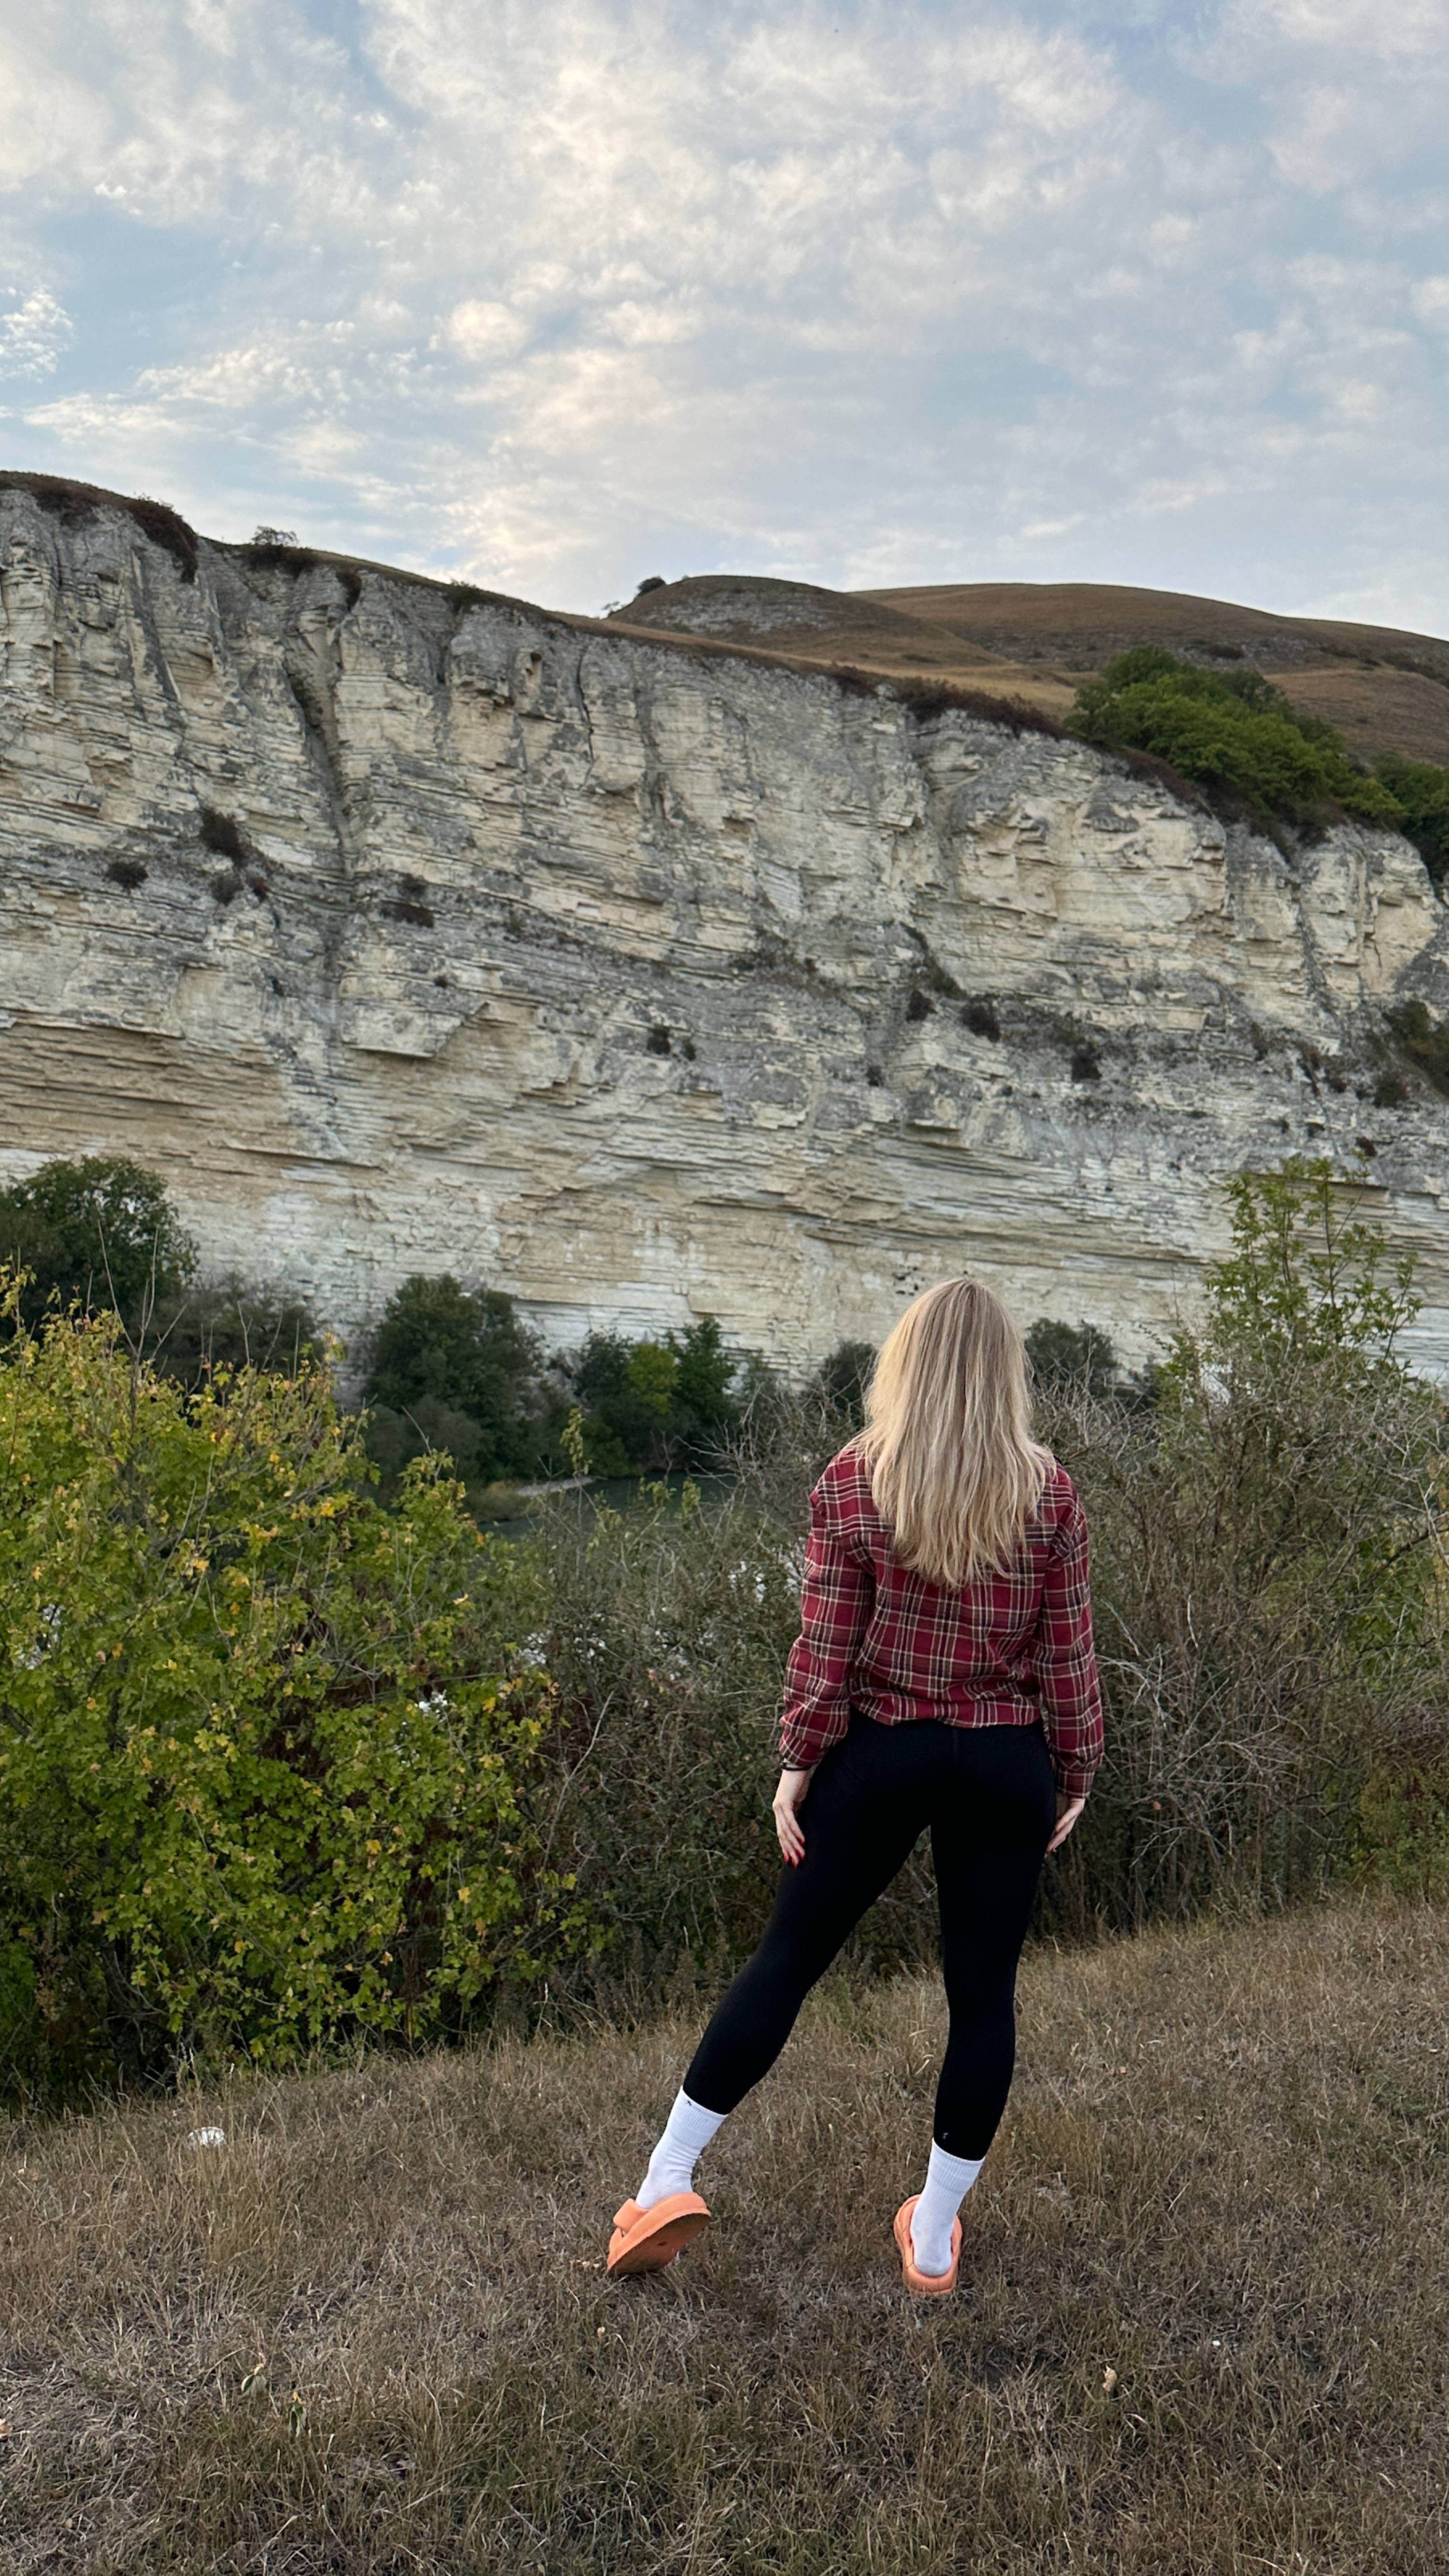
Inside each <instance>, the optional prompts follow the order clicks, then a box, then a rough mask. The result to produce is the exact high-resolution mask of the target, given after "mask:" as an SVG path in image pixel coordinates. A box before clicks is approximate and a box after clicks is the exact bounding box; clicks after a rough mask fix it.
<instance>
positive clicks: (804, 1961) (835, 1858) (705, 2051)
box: [684, 1718, 947, 2112]
mask: <svg viewBox="0 0 1449 2576" xmlns="http://www.w3.org/2000/svg"><path fill="white" fill-rule="evenodd" d="M946 1732H947V1730H946V1729H945V1728H944V1727H941V1726H938V1725H935V1724H933V1723H931V1722H929V1721H927V1723H926V1724H924V1725H919V1726H880V1725H877V1723H876V1722H875V1720H874V1719H873V1718H857V1719H856V1720H855V1722H854V1724H853V1725H852V1727H851V1730H850V1734H849V1736H848V1737H847V1738H846V1740H845V1742H844V1743H843V1744H841V1745H839V1746H837V1747H836V1749H835V1750H834V1751H833V1752H830V1753H827V1754H826V1756H825V1758H824V1760H823V1761H822V1763H821V1764H820V1767H819V1771H818V1773H817V1775H816V1777H815V1779H814V1780H812V1782H811V1784H810V1793H809V1796H808V1797H807V1798H806V1800H805V1803H804V1805H803V1807H802V1808H801V1810H800V1822H801V1826H802V1829H803V1831H804V1835H805V1856H804V1858H803V1860H801V1861H800V1862H799V1863H798V1864H797V1865H796V1867H795V1868H793V1869H791V1868H788V1867H787V1868H785V1869H783V1870H782V1871H781V1873H780V1883H779V1887H778V1889H777V1891H776V1895H775V1903H774V1909H773V1911H772V1913H771V1915H770V1920H769V1922H768V1924H767V1925H766V1927H765V1933H764V1937H763V1939H762V1940H761V1942H760V1946H759V1948H758V1949H757V1950H756V1952H755V1954H754V1957H753V1958H752V1959H751V1960H749V1962H748V1963H747V1965H746V1966H745V1967H743V1968H742V1969H741V1970H740V1973H739V1975H738V1976H737V1977H736V1978H735V1980H734V1983H733V1985H732V1986H731V1987H730V1988H729V1990H728V1992H727V1993H726V1994H725V1995H724V1996H723V1997H722V1998H721V2001H720V2002H719V2004H718V2005H717V2007H716V2009H715V2012H714V2015H713V2017H712V2019H711V2021H710V2024H709V2027H708V2029H707V2030H706V2032H705V2034H704V2037H703V2039H702V2040H701V2041H700V2043H699V2046H698V2048H697V2049H696V2050H695V2053H694V2056H693V2058H692V2060H691V2062H690V2067H689V2072H688V2073H687V2075H686V2076H685V2079H684V2091H685V2093H686V2094H687V2095H688V2097H689V2099H690V2101H691V2102H697V2103H699V2104H700V2105H701V2106H702V2107H703V2108H705V2109H707V2110H710V2111H719V2112H725V2111H732V2110H733V2109H734V2108H735V2105H736V2103H738V2102H739V2101H741V2100H742V2099H743V2097H744V2095H745V2094H746V2093H748V2092H749V2090H750V2087H751V2086H752V2085H754V2084H758V2082H759V2080H760V2078H761V2076H762V2075H765V2074H767V2073H768V2072H769V2069H770V2068H771V2067H772V2066H773V2065H774V2063H775V2060H776V2058H777V2057H778V2056H779V2054H780V2051H781V2049H782V2048H783V2047H784V2045H785V2042H786V2040H787V2039H788V2038H789V2036H790V2033H791V2031H792V2030H793V2028H794V2026H795V2017H796V2015H797V2013H798V2012H799V2010H800V2006H801V2005H802V2003H803V2002H804V2000H805V1997H806V1996H807V1994H808V1993H809V1991H810V1989H811V1987H812V1986H813V1985H814V1984H815V1982H816V1980H817V1978H819V1977H822V1976H823V1975H824V1973H825V1971H826V1969H827V1968H828V1967H829V1965H830V1962H831V1960H832V1959H833V1958H834V1957H835V1954H836V1952H837V1951H838V1950H839V1948H840V1946H841V1944H842V1942H844V1941H845V1939H846V1938H847V1936H848V1935H849V1934H850V1933H851V1932H852V1931H853V1930H854V1929H855V1926H856V1924H857V1923H858V1922H859V1921H860V1918H861V1916H862V1915H863V1914H864V1913H865V1911H866V1909H867V1907H869V1906H871V1905H873V1904H874V1902H875V1900H876V1898H877V1897H878V1896H879V1895H880V1894H881V1893H882V1891H883V1890H884V1889H885V1888H887V1887H888V1886H889V1885H890V1882H891V1880H892V1879H893V1878H894V1877H895V1875H896V1872H897V1870H898V1869H900V1868H901V1867H902V1866H903V1864H904V1862H905V1861H906V1859H907V1857H908V1855H909V1853H910V1850H911V1846H912V1844H913V1843H914V1842H915V1840H916V1838H917V1836H918V1835H919V1833H920V1832H921V1829H922V1826H923V1825H924V1824H925V1823H926V1821H927V1819H928V1817H929V1813H930V1784H931V1775H932V1773H933V1772H934V1774H935V1776H936V1778H937V1779H939V1773H940V1763H939V1749H938V1748H932V1747H927V1745H926V1744H925V1743H924V1742H923V1740H922V1739H923V1738H924V1737H925V1736H926V1735H928V1734H929V1735H930V1736H932V1737H940V1736H942V1735H944V1734H945V1733H946ZM932 1751H935V1752H936V1755H937V1758H936V1760H935V1761H934V1762H932V1761H931V1759H930V1758H929V1757H930V1754H931V1752H932ZM923 1757H924V1758H923Z"/></svg>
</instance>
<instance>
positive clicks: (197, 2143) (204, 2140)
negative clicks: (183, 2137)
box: [186, 2129, 226, 2147]
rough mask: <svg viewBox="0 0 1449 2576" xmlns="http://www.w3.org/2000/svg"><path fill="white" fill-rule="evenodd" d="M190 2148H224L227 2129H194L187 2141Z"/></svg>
mask: <svg viewBox="0 0 1449 2576" xmlns="http://www.w3.org/2000/svg"><path fill="white" fill-rule="evenodd" d="M186 2143H187V2145H188V2147H224V2146H225V2145H226V2131H225V2129H193V2130H192V2132H191V2135H190V2137H189V2138H188V2139H187V2141H186Z"/></svg>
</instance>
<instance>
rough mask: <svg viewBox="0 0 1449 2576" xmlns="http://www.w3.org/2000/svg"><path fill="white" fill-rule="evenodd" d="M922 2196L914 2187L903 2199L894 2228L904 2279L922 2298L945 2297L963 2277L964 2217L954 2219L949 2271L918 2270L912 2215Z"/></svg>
mask: <svg viewBox="0 0 1449 2576" xmlns="http://www.w3.org/2000/svg"><path fill="white" fill-rule="evenodd" d="M920 2197H921V2195H920V2193H919V2192H918V2191H913V2192H912V2194H911V2197H910V2199H909V2200H903V2201H902V2202H901V2205H900V2208H899V2209H898V2210H897V2211H896V2214H895V2220H894V2223H893V2225H892V2228H891V2233H892V2235H893V2236H894V2238H895V2240H896V2245H897V2248H898V2250H899V2253H900V2258H901V2279H902V2280H903V2281H904V2283H905V2285H906V2288H907V2289H908V2290H910V2291H911V2292H913V2294H914V2295H915V2297H916V2298H918V2299H944V2298H946V2297H947V2296H948V2295H949V2293H950V2292H951V2291H952V2290H954V2289H955V2287H956V2283H957V2281H958V2280H959V2279H960V2277H961V2221H960V2219H959V2218H957V2219H955V2220H953V2221H952V2226H951V2268H950V2270H949V2272H918V2271H917V2270H916V2257H915V2252H914V2249H913V2247H912V2245H911V2219H912V2217H913V2215H914V2213H915V2207H916V2203H917V2201H918V2200H919V2199H920Z"/></svg>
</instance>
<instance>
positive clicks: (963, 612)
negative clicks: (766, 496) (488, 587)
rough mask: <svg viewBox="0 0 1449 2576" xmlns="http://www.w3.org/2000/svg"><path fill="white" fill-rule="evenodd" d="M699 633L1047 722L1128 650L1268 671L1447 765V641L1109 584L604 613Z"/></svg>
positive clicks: (769, 586)
mask: <svg viewBox="0 0 1449 2576" xmlns="http://www.w3.org/2000/svg"><path fill="white" fill-rule="evenodd" d="M609 622H610V624H612V625H615V626H623V627H627V628H630V629H637V630H638V631H640V632H648V631H653V632H655V633H658V632H660V631H667V632H677V633H682V634H689V635H691V636H696V637H697V636H707V637H712V638H714V639H716V640H717V641H719V642H721V643H728V644H729V645H730V647H731V648H732V649H733V650H735V651H741V650H743V651H753V652H756V653H760V654H763V655H765V656H766V657H767V658H770V659H776V658H781V657H783V658H784V659H787V660H789V661H792V662H797V663H804V664H810V665H814V666H815V667H816V668H823V669H829V668H830V667H831V665H832V664H840V663H847V664H850V665H852V666H854V667H855V668H857V669H861V670H867V671H878V672H880V674H881V676H882V677H883V678H894V679H900V678H916V679H924V680H928V681H938V682H941V683H944V684H948V685H951V686H955V687H959V688H963V689H974V690H978V691H981V692H983V693H984V694H986V695H988V696H995V697H998V698H1015V699H1018V700H1021V701H1023V702H1024V703H1025V704H1027V705H1029V706H1033V707H1036V708H1039V709H1040V710H1041V711H1042V713H1044V714H1046V715H1050V716H1053V717H1055V718H1057V719H1058V720H1061V719H1064V718H1065V717H1066V715H1067V714H1068V713H1069V711H1070V709H1071V705H1072V700H1073V698H1074V696H1075V694H1076V691H1077V689H1078V687H1079V685H1080V683H1081V682H1082V681H1083V680H1085V679H1089V678H1090V677H1091V676H1092V674H1093V673H1094V672H1096V671H1100V670H1101V669H1102V668H1103V666H1104V665H1105V664H1106V663H1107V662H1109V661H1110V660H1111V659H1112V657H1113V655H1114V654H1116V653H1121V652H1125V651H1126V650H1127V649H1128V647H1129V646H1131V645H1133V644H1165V645H1166V646H1167V648H1168V650H1169V651H1170V652H1175V653H1185V654H1187V655H1188V656H1189V657H1190V658H1191V659H1193V660H1197V661H1201V662H1205V663H1206V664H1207V665H1208V666H1209V667H1211V668H1216V669H1220V670H1225V671H1228V670H1233V669H1237V668H1243V667H1246V666H1248V665H1251V666H1253V667H1255V668H1256V669H1258V670H1261V671H1266V672H1268V673H1269V674H1270V675H1271V677H1272V678H1273V680H1274V681H1275V683H1276V684H1277V686H1278V687H1279V688H1281V689H1283V690H1284V691H1285V692H1286V693H1287V695H1288V696H1289V697H1290V698H1291V699H1292V700H1293V702H1294V704H1295V706H1297V707H1299V708H1300V709H1301V710H1302V711H1303V713H1304V714H1306V715H1315V716H1322V717H1323V718H1324V719H1325V720H1326V721H1327V722H1328V723H1330V724H1334V725H1337V726H1339V727H1340V729H1341V730H1342V732H1343V733H1344V735H1345V736H1346V738H1347V741H1348V744H1349V747H1350V749H1351V750H1353V751H1355V752H1358V753H1359V754H1361V755H1362V756H1363V757H1364V758H1366V759H1370V758H1372V757H1373V755H1374V754H1375V753H1377V752H1380V751H1396V752H1400V753H1402V754H1403V755H1404V756H1405V758H1407V759H1410V760H1431V761H1438V762H1441V763H1449V643H1444V642H1442V641H1440V640H1439V639H1438V638H1436V637H1434V636H1431V635H1414V634H1409V633H1406V632H1401V631H1399V630H1398V629H1396V628H1393V627H1387V626H1362V625H1352V624H1349V623H1347V622H1345V621H1343V620H1340V619H1334V618H1315V617H1278V616H1274V615H1272V614H1270V613H1269V612H1268V611H1266V610H1264V609H1259V608H1242V607H1237V606H1235V605H1234V604H1233V603H1232V602H1231V601H1229V600H1221V599H1198V598H1195V597H1194V596H1193V595H1192V594H1191V593H1188V592H1180V591H1171V590H1140V589H1132V588H1130V587H1127V586H1125V585H1121V586H1119V585H1116V584H1113V583H1110V582H947V583H939V584H934V585H927V586H925V587H921V588H915V589H905V590H856V591H832V590H824V589H821V588H818V587H817V586H815V585H813V584H811V583H806V582H783V581H767V580H761V579H754V578H751V577H748V576H746V575H742V574H734V573H728V574H726V573H711V574H707V575H704V576H701V577H700V578H698V579H696V580H690V581H677V582H671V583H669V584H668V585H667V586H666V587H665V588H664V589H662V590H657V591H650V592H649V593H647V594H646V596H645V597H644V598H643V599H642V600H638V601H631V602H630V604H629V605H628V606H627V607H625V608H623V609H621V610H620V611H618V612H617V614H616V615H615V616H614V617H613V618H612V619H611V620H610V621H609Z"/></svg>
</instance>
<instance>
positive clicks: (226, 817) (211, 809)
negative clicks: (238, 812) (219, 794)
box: [200, 805, 256, 868]
mask: <svg viewBox="0 0 1449 2576" xmlns="http://www.w3.org/2000/svg"><path fill="white" fill-rule="evenodd" d="M200 832H201V846H202V848H203V849H204V850H215V852H216V854H217V857H218V858H220V859H230V861H231V863H232V865H233V867H234V868H245V867H249V866H250V865H251V863H252V861H253V860H254V859H255V857H256V852H255V850H254V849H253V847H252V845H251V842H250V841H249V840H248V839H247V836H246V834H245V832H244V831H243V830H242V827H241V825H240V823H239V822H238V821H237V819H236V816H235V815H234V814H223V813H222V812H221V811H220V809H219V808H218V807H217V806H215V805H203V806H202V809H201V824H200Z"/></svg>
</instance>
